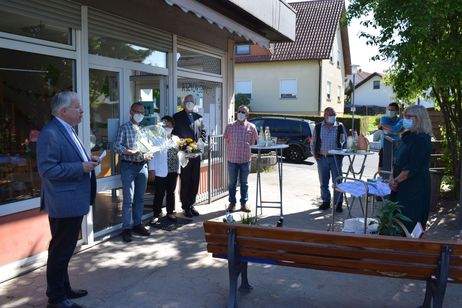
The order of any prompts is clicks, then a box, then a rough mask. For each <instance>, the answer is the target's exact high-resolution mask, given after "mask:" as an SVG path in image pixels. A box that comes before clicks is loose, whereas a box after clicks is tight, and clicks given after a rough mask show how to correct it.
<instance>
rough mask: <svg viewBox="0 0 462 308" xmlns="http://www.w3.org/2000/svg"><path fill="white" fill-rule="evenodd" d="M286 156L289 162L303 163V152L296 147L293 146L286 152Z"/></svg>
mask: <svg viewBox="0 0 462 308" xmlns="http://www.w3.org/2000/svg"><path fill="white" fill-rule="evenodd" d="M284 156H285V157H286V159H287V160H288V161H289V162H293V163H301V162H302V161H303V156H302V150H301V149H300V148H299V147H297V146H296V145H291V146H289V148H288V149H287V150H286V151H285V152H284Z"/></svg>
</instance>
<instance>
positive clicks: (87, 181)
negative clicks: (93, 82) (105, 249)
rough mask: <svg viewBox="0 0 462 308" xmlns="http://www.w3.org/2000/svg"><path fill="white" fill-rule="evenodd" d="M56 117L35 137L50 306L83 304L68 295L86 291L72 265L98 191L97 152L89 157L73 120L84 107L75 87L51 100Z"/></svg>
mask: <svg viewBox="0 0 462 308" xmlns="http://www.w3.org/2000/svg"><path fill="white" fill-rule="evenodd" d="M51 113H52V115H53V116H54V117H53V119H52V120H51V121H50V122H49V123H48V124H47V125H46V126H45V127H44V128H43V129H42V131H41V132H40V137H39V139H38V142H37V167H38V172H39V175H40V179H41V185H42V187H41V191H40V208H41V209H42V210H44V211H46V212H47V213H48V220H49V223H50V231H51V241H50V245H49V247H48V261H47V273H46V276H47V291H46V294H47V296H48V306H47V307H50V308H51V307H59V308H68V307H72V308H78V307H82V306H80V305H78V304H76V303H74V302H72V301H70V300H69V299H72V298H78V297H82V296H85V295H87V294H88V292H87V291H86V290H76V289H72V288H71V285H70V282H69V275H68V270H67V268H68V265H69V261H70V259H71V257H72V254H73V253H74V249H75V246H76V244H77V240H78V237H79V232H80V228H81V224H82V219H83V216H84V215H86V214H88V211H89V206H90V204H93V201H94V199H95V194H96V178H95V173H94V168H95V167H96V166H97V165H98V164H99V162H98V157H95V156H93V157H90V156H89V155H88V154H87V151H86V150H85V148H84V147H83V145H82V143H81V141H80V139H79V137H78V136H77V134H76V133H75V131H74V129H73V126H76V125H77V124H79V123H80V121H81V120H82V115H83V110H82V106H81V105H80V101H79V97H78V95H77V93H74V92H61V93H58V94H56V95H55V96H54V97H53V98H52V100H51Z"/></svg>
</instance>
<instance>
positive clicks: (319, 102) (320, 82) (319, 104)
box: [318, 60, 322, 114]
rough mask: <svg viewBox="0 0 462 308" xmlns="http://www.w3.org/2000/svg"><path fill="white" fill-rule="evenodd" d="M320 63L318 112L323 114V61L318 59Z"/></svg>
mask: <svg viewBox="0 0 462 308" xmlns="http://www.w3.org/2000/svg"><path fill="white" fill-rule="evenodd" d="M318 64H319V78H318V80H319V87H318V111H319V112H318V114H321V112H322V110H321V106H322V105H321V97H322V95H321V85H322V61H321V60H318Z"/></svg>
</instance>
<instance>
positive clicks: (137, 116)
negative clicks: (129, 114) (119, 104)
mask: <svg viewBox="0 0 462 308" xmlns="http://www.w3.org/2000/svg"><path fill="white" fill-rule="evenodd" d="M143 119H144V115H142V114H141V113H135V114H134V115H133V120H135V122H136V123H141V121H143Z"/></svg>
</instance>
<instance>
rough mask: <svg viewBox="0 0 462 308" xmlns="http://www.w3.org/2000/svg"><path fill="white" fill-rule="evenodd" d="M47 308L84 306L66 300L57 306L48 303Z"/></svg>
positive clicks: (76, 307)
mask: <svg viewBox="0 0 462 308" xmlns="http://www.w3.org/2000/svg"><path fill="white" fill-rule="evenodd" d="M47 308H83V306H81V305H79V304H76V303H74V302H72V301H70V300H68V299H65V300H63V301H62V302H60V303H57V304H50V303H48V305H47Z"/></svg>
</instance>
